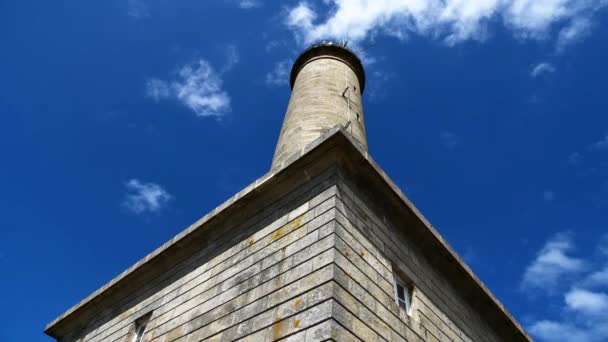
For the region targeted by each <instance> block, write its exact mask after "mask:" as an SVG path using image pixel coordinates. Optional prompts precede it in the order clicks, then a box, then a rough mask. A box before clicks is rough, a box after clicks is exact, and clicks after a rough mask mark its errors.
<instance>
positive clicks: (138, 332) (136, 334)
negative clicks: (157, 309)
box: [131, 312, 152, 342]
mask: <svg viewBox="0 0 608 342" xmlns="http://www.w3.org/2000/svg"><path fill="white" fill-rule="evenodd" d="M150 317H152V313H151V312H150V313H147V314H145V315H144V316H142V317H140V318H139V319H138V320H136V321H135V329H134V330H133V338H132V339H131V341H132V342H141V339H142V337H143V336H144V333H145V332H146V326H147V325H148V321H149V320H150Z"/></svg>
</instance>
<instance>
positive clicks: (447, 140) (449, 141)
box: [439, 132, 462, 151]
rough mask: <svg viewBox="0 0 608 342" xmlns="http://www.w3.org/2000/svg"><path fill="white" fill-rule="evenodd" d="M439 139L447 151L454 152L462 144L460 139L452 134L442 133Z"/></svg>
mask: <svg viewBox="0 0 608 342" xmlns="http://www.w3.org/2000/svg"><path fill="white" fill-rule="evenodd" d="M439 138H440V139H441V144H442V145H443V147H445V148H446V149H447V150H449V151H454V150H455V149H456V148H457V147H458V146H459V145H460V144H461V143H462V139H460V137H459V136H458V135H456V134H454V133H452V132H442V133H441V134H440V135H439Z"/></svg>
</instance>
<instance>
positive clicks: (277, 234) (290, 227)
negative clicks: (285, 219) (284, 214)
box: [270, 215, 303, 241]
mask: <svg viewBox="0 0 608 342" xmlns="http://www.w3.org/2000/svg"><path fill="white" fill-rule="evenodd" d="M302 217H303V215H300V216H298V217H296V218H295V219H294V220H293V221H291V222H289V223H288V224H286V225H284V226H283V227H281V228H279V229H277V230H275V231H274V232H273V233H272V235H271V236H270V238H271V239H272V241H276V240H278V239H280V238H282V237H283V236H285V235H286V234H287V233H289V232H292V231H294V230H295V229H297V228H299V227H300V225H301V224H302Z"/></svg>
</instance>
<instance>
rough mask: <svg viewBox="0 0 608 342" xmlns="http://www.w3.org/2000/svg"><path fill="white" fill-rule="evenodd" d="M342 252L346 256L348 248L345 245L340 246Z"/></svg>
mask: <svg viewBox="0 0 608 342" xmlns="http://www.w3.org/2000/svg"><path fill="white" fill-rule="evenodd" d="M342 253H344V255H345V256H348V255H349V253H348V249H347V248H346V247H344V248H342Z"/></svg>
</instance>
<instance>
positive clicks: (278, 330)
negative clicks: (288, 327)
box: [272, 321, 284, 341]
mask: <svg viewBox="0 0 608 342" xmlns="http://www.w3.org/2000/svg"><path fill="white" fill-rule="evenodd" d="M283 322H284V321H279V322H276V323H275V324H273V325H272V340H273V341H276V340H278V339H280V338H281V335H282V334H283V326H284V323H283Z"/></svg>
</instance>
